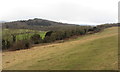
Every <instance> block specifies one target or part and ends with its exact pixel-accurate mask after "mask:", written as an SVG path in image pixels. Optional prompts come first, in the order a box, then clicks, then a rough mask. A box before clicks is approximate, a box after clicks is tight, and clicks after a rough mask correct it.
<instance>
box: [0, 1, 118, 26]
mask: <svg viewBox="0 0 120 72" xmlns="http://www.w3.org/2000/svg"><path fill="white" fill-rule="evenodd" d="M119 1H120V0H0V21H16V20H28V19H34V18H41V19H47V20H52V21H57V22H63V23H71V24H86V25H98V24H103V23H117V22H118V2H119Z"/></svg>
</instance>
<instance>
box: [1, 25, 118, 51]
mask: <svg viewBox="0 0 120 72" xmlns="http://www.w3.org/2000/svg"><path fill="white" fill-rule="evenodd" d="M112 26H119V24H104V25H98V26H70V27H68V28H59V29H58V30H56V31H54V30H50V31H48V32H47V33H46V35H45V37H44V39H42V38H41V37H40V35H39V34H37V33H35V34H34V35H32V36H31V37H30V38H27V39H23V40H19V41H16V35H14V34H13V35H11V36H12V37H11V38H12V39H11V40H12V41H11V42H10V41H9V40H4V39H2V49H3V50H5V49H7V50H20V49H28V48H30V47H31V45H33V44H40V43H51V42H54V41H56V40H63V39H66V38H70V37H71V36H74V35H86V34H93V33H96V32H99V31H101V30H103V29H105V28H108V27H112Z"/></svg>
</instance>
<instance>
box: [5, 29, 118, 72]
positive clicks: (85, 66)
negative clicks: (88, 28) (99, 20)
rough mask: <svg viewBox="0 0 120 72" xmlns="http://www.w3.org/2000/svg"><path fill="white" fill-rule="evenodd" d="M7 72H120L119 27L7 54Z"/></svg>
mask: <svg viewBox="0 0 120 72" xmlns="http://www.w3.org/2000/svg"><path fill="white" fill-rule="evenodd" d="M3 69H4V70H28V69H29V70H48V69H49V70H117V69H118V28H117V27H112V28H108V29H105V30H104V31H102V32H99V33H96V34H92V35H86V36H83V37H79V38H77V39H75V40H73V41H72V40H71V41H67V42H63V43H54V44H50V45H43V46H39V45H38V46H36V47H33V48H31V49H26V50H20V51H12V52H3Z"/></svg>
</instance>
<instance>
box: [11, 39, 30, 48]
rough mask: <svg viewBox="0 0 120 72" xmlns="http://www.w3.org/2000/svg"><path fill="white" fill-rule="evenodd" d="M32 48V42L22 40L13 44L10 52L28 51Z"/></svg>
mask: <svg viewBox="0 0 120 72" xmlns="http://www.w3.org/2000/svg"><path fill="white" fill-rule="evenodd" d="M30 47H31V40H20V41H17V42H15V43H14V44H13V46H12V47H11V48H10V50H21V49H28V48H30Z"/></svg>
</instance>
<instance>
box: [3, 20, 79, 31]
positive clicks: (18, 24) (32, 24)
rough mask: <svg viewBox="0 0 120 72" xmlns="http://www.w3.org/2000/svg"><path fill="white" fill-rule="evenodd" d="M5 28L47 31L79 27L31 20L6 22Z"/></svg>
mask: <svg viewBox="0 0 120 72" xmlns="http://www.w3.org/2000/svg"><path fill="white" fill-rule="evenodd" d="M2 24H3V28H17V29H18V28H21V29H39V30H47V29H49V30H50V28H52V29H53V28H58V27H61V26H62V27H63V26H65V27H66V26H77V25H75V24H67V23H61V22H55V21H50V20H45V19H38V18H35V19H29V20H20V21H13V22H6V23H2Z"/></svg>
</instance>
